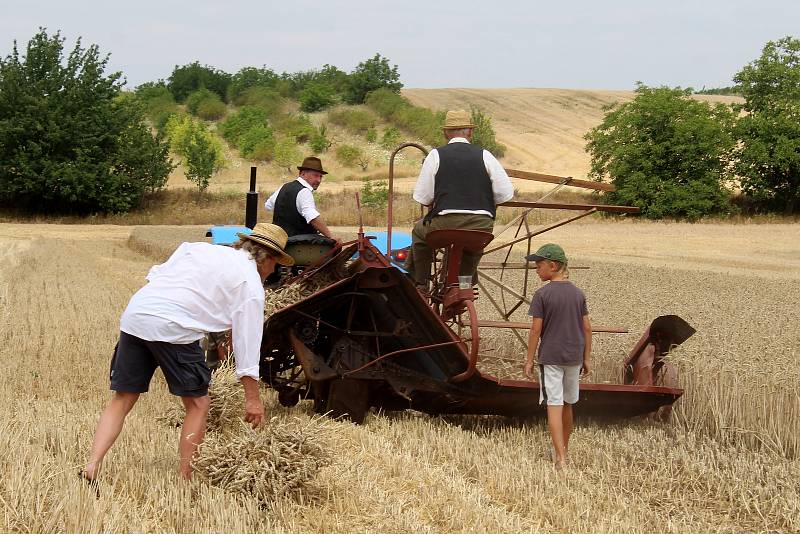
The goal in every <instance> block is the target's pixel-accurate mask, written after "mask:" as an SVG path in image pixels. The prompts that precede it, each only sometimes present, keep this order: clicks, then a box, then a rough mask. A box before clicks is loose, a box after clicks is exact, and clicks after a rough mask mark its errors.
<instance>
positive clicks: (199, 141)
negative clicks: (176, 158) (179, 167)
mask: <svg viewBox="0 0 800 534" xmlns="http://www.w3.org/2000/svg"><path fill="white" fill-rule="evenodd" d="M165 130H166V133H167V138H168V139H169V142H170V146H171V147H172V151H173V152H175V153H176V154H178V155H180V156H181V157H183V163H184V166H185V167H186V178H187V179H189V180H191V181H193V182H195V183H196V184H197V187H198V189H200V191H204V190H205V189H206V188H207V187H208V182H209V180H210V179H211V176H212V175H213V174H214V173H215V172H217V171H219V170H221V169H223V168H224V167H225V165H226V164H227V161H226V159H225V153H224V151H223V148H222V143H220V141H219V139H217V137H216V136H215V135H214V134H213V133H211V132H210V131H208V128H206V126H205V124H203V123H202V122H198V121H195V120H193V119H192V118H191V117H190V116H188V115H178V114H175V115H172V117H170V119H169V121H167V125H166V128H165Z"/></svg>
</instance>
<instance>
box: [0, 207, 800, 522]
mask: <svg viewBox="0 0 800 534" xmlns="http://www.w3.org/2000/svg"><path fill="white" fill-rule="evenodd" d="M204 231H205V227H203V226H194V227H166V226H147V227H130V226H112V225H53V224H49V225H48V224H0V301H2V306H0V317H1V318H2V320H0V338H2V344H0V357H2V360H3V362H4V363H5V365H4V371H5V377H4V379H3V381H2V382H0V404H2V406H3V407H4V409H3V410H2V412H0V472H2V473H3V476H2V477H0V509H1V510H2V514H1V515H0V530H2V531H6V532H48V533H49V532H176V533H177V532H180V533H186V532H190V533H194V532H198V533H199V532H223V531H228V532H246V531H250V532H253V531H256V532H267V531H268V532H343V533H344V532H385V533H395V532H397V533H400V532H520V531H522V532H798V531H800V396H798V390H797V385H798V383H800V371H798V365H797V364H798V358H800V334H799V333H798V329H797V324H798V323H800V308H798V305H797V302H798V301H800V227H798V226H797V225H791V224H761V225H755V224H740V225H730V224H694V225H692V224H677V223H672V224H665V223H647V222H640V223H618V222H613V221H612V222H608V221H603V220H600V221H595V222H593V223H592V224H573V225H568V226H566V227H562V228H559V229H558V230H555V231H553V232H552V233H549V234H547V236H548V239H551V238H552V240H553V241H557V242H560V243H562V244H563V245H564V246H565V248H566V250H567V252H568V253H569V254H570V255H571V257H572V262H573V264H574V265H578V266H582V267H588V269H575V270H573V272H572V276H571V279H572V280H573V281H574V282H575V283H576V284H577V285H579V286H580V287H582V288H583V289H584V290H585V291H586V293H587V297H588V300H589V309H590V312H591V314H592V319H593V321H594V322H596V323H597V324H609V325H618V326H624V327H626V328H628V329H629V332H630V333H629V334H615V335H610V334H597V336H596V337H595V343H596V344H595V354H594V358H595V362H596V363H595V366H596V368H595V370H594V376H593V377H592V378H593V380H597V381H613V380H616V379H617V377H618V376H619V372H620V362H621V360H622V358H623V357H624V355H625V353H626V352H627V350H628V349H629V348H630V347H631V346H632V345H633V343H634V342H635V341H636V339H637V338H638V336H639V334H640V333H641V331H642V330H643V329H644V328H645V327H646V325H647V324H648V322H649V321H650V320H652V319H653V318H654V317H656V316H657V315H661V314H667V313H676V314H678V315H681V316H682V317H684V318H685V319H686V320H688V321H689V322H690V323H691V324H692V325H693V326H695V328H697V330H698V332H697V334H695V336H694V337H692V338H691V339H689V340H688V341H687V342H686V343H685V344H684V345H683V346H681V347H680V348H679V349H677V350H676V351H674V353H673V355H672V356H671V358H672V359H673V361H674V362H675V363H676V364H677V365H678V366H679V368H680V381H681V384H682V386H683V387H685V389H686V393H685V394H684V396H683V397H682V398H681V399H680V400H679V401H678V403H677V404H676V407H675V411H674V413H673V418H672V419H671V420H670V421H669V422H665V423H664V422H656V421H653V420H650V419H647V418H644V419H637V420H628V421H616V422H602V421H594V420H579V421H578V423H577V426H576V431H575V434H574V437H573V441H572V443H571V456H572V462H573V463H572V466H571V467H570V468H569V469H568V470H567V471H565V472H561V473H558V472H555V471H554V470H553V468H552V465H551V463H550V460H549V452H548V447H549V445H548V442H549V438H548V434H547V431H546V428H545V424H544V422H543V421H542V420H540V419H532V420H524V419H504V418H497V417H434V416H426V415H421V414H417V413H413V412H405V413H393V414H385V413H372V414H370V415H369V416H368V418H367V420H366V423H365V424H364V425H363V426H355V425H352V424H350V423H346V422H330V421H320V420H318V419H314V418H312V417H311V410H310V407H309V406H308V404H307V403H305V404H301V405H300V406H298V407H296V408H293V409H286V408H282V407H280V406H279V405H278V403H277V401H276V399H275V397H274V395H273V394H272V393H270V392H266V393H265V398H266V399H267V415H268V423H267V425H266V428H265V429H264V430H262V432H268V431H269V429H270V428H276V427H281V428H284V427H288V428H291V427H292V425H294V426H295V427H296V428H298V429H300V428H302V429H303V432H305V433H310V434H312V435H315V436H316V439H317V442H318V443H319V445H320V447H321V449H322V451H323V454H324V457H325V465H324V466H323V467H321V468H319V469H318V470H317V471H316V472H315V473H314V476H313V477H312V478H311V479H310V480H308V481H307V482H306V483H305V485H304V486H303V487H302V491H300V492H295V493H293V494H291V495H283V496H277V497H275V498H274V499H270V500H268V502H259V501H258V500H256V499H255V498H253V497H252V496H248V495H243V494H241V493H238V492H235V491H232V490H226V489H224V488H222V487H215V486H211V485H209V484H207V483H206V482H204V481H202V480H200V479H196V480H195V481H193V482H192V483H184V482H181V481H179V480H178V479H177V476H176V473H175V470H176V464H177V452H176V442H177V435H178V430H177V429H176V428H175V426H174V424H172V425H171V424H168V423H165V421H164V420H163V416H164V415H165V414H168V413H171V412H174V410H175V408H176V407H177V405H178V403H177V401H176V400H175V399H174V398H173V397H171V396H170V395H169V394H168V392H167V391H166V387H165V386H166V384H165V383H164V381H163V379H162V378H161V377H160V375H159V374H157V375H156V377H155V379H154V381H153V384H152V386H151V391H150V392H149V393H148V394H146V395H144V396H143V398H142V400H141V401H140V402H139V404H138V405H137V406H136V408H135V409H134V411H133V413H132V414H131V416H130V417H129V419H128V422H127V424H126V427H125V429H124V430H123V433H122V435H121V437H120V439H119V440H118V442H117V445H116V446H115V448H114V449H112V451H111V453H110V455H109V457H108V459H107V461H106V465H105V470H104V472H103V474H102V475H101V483H100V487H99V496H98V497H96V496H95V494H94V493H93V491H92V490H91V489H90V488H89V487H87V486H86V485H85V484H83V483H82V482H81V481H80V480H78V479H77V477H76V473H77V470H78V468H79V466H81V465H82V463H83V462H84V461H85V458H86V455H87V453H88V449H89V446H90V443H91V439H92V432H93V430H94V426H95V424H96V422H97V418H98V416H99V414H100V411H101V409H102V407H103V406H104V404H105V402H106V401H107V399H108V397H109V392H108V365H109V360H110V355H111V351H112V349H113V346H114V343H115V340H116V337H117V332H118V324H119V316H120V314H121V312H122V310H123V308H124V306H125V305H126V303H127V301H128V299H129V298H130V296H131V294H132V293H133V292H134V291H136V290H137V289H138V288H139V287H140V286H141V285H142V284H143V282H144V276H145V274H146V273H147V270H148V269H149V267H150V266H151V265H152V264H153V263H155V262H158V261H160V260H161V259H162V258H163V257H164V255H165V254H169V252H170V251H171V250H172V248H174V246H175V245H176V244H177V243H179V242H180V241H182V240H188V239H194V240H202V236H203V234H204ZM339 234H340V235H341V237H344V238H348V237H353V231H352V229H339ZM517 276H518V273H517ZM535 287H537V284H534V288H535ZM479 302H480V303H481V306H482V308H481V310H482V313H488V312H487V311H486V309H487V308H486V306H487V303H486V302H485V301H481V300H479ZM486 316H487V317H490V316H489V315H486ZM520 317H524V313H522V315H521V316H520ZM486 338H487V343H488V344H489V345H490V346H492V347H494V348H495V350H494V351H492V352H490V353H487V354H486V355H485V356H482V357H483V358H491V357H495V356H501V357H504V358H507V359H508V361H510V362H511V364H510V369H511V372H515V370H518V369H519V367H521V366H522V358H523V353H522V352H521V350H520V348H519V346H518V345H515V342H514V341H513V340H511V339H508V337H507V336H506V337H503V336H499V335H498V336H496V335H494V334H487V335H486ZM485 361H488V360H485ZM514 361H516V362H517V363H516V364H514V363H513V362H514ZM480 366H481V364H480V363H479V368H480ZM234 408H236V409H238V408H239V407H238V406H234ZM159 418H162V419H159ZM240 452H241V453H242V454H245V455H246V454H247V451H240ZM265 469H267V468H266V467H265Z"/></svg>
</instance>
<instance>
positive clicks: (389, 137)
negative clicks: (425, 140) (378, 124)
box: [381, 126, 403, 150]
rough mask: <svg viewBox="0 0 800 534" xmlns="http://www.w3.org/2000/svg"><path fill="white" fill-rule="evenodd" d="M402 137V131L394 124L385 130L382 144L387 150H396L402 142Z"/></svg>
mask: <svg viewBox="0 0 800 534" xmlns="http://www.w3.org/2000/svg"><path fill="white" fill-rule="evenodd" d="M402 139H403V134H401V133H400V130H398V129H397V128H395V127H394V126H392V127H391V128H386V129H385V130H384V131H383V137H382V138H381V146H382V147H383V148H385V149H386V150H394V149H395V148H397V146H398V145H399V144H400V143H401V142H402Z"/></svg>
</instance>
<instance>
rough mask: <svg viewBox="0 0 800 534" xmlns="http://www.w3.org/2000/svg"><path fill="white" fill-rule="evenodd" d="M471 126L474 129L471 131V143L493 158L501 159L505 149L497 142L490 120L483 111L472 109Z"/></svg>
mask: <svg viewBox="0 0 800 534" xmlns="http://www.w3.org/2000/svg"><path fill="white" fill-rule="evenodd" d="M471 120H472V124H474V125H475V129H474V130H473V131H472V143H473V144H474V145H476V146H479V147H481V148H485V149H486V150H488V151H489V152H491V153H492V154H493V155H494V156H495V157H497V158H502V157H503V155H505V153H506V147H505V146H504V145H501V144H500V143H498V142H497V139H496V137H495V135H494V128H493V127H492V119H490V118H489V117H488V116H486V114H485V113H483V111H481V110H480V109H478V108H476V107H473V108H472V110H471Z"/></svg>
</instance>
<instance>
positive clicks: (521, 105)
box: [168, 88, 741, 194]
mask: <svg viewBox="0 0 800 534" xmlns="http://www.w3.org/2000/svg"><path fill="white" fill-rule="evenodd" d="M402 94H403V96H405V97H406V98H408V99H409V100H410V101H411V102H412V103H413V104H415V105H418V106H423V107H428V108H430V109H433V110H447V109H469V108H470V106H476V107H479V108H480V109H482V110H483V111H484V112H485V113H486V114H487V116H489V117H490V118H491V119H492V125H493V127H494V129H495V132H496V134H497V139H498V140H499V141H500V142H501V143H503V144H504V145H506V147H507V151H506V155H505V157H504V158H502V159H501V163H502V164H503V165H504V166H505V167H507V168H513V169H519V170H526V171H533V172H540V173H545V174H555V175H557V176H572V177H574V178H585V177H586V176H587V173H588V171H589V156H588V154H586V152H585V151H584V147H585V145H586V141H585V140H584V139H583V136H584V135H585V134H586V133H587V132H588V131H589V130H590V129H591V128H593V127H594V126H597V125H598V124H600V121H601V120H602V118H603V114H604V111H603V108H604V107H605V106H607V105H610V104H613V103H624V102H628V101H630V100H632V99H633V98H634V96H635V93H634V92H633V91H604V90H577V89H533V88H531V89H413V88H412V89H404V90H403V91H402ZM694 98H697V99H699V100H705V101H708V102H723V103H732V102H738V101H740V100H741V99H739V98H738V97H730V96H708V95H695V97H694ZM358 107H360V108H363V109H367V108H366V107H365V106H358ZM310 116H311V120H312V122H313V123H314V124H316V125H320V124H323V123H327V114H326V112H318V113H312V114H311V115H310ZM379 124H380V126H379V128H378V130H379V131H382V130H383V129H384V128H386V127H387V125H386V124H384V123H379ZM328 128H329V133H330V136H331V139H332V140H333V141H334V142H335V143H336V144H339V143H348V144H351V145H354V146H358V147H361V148H362V149H364V150H365V151H367V152H368V153H370V154H371V157H372V164H371V165H370V167H369V169H368V171H366V172H362V171H361V170H360V169H354V168H348V167H344V166H342V165H341V164H340V163H338V162H337V161H336V159H335V157H334V155H333V154H332V152H331V151H328V152H325V153H323V154H320V157H321V158H322V160H323V163H324V166H325V168H326V169H328V170H330V171H331V174H330V175H329V176H328V177H327V179H326V181H325V182H324V184H323V186H322V188H321V189H320V192H334V193H335V192H339V191H342V190H346V191H355V190H358V189H360V188H361V186H362V185H363V180H364V178H365V177H366V176H370V177H373V178H377V179H386V177H387V176H388V155H389V152H388V151H387V150H384V149H382V148H380V147H378V146H377V145H374V144H369V143H366V142H365V141H364V139H363V137H360V136H356V135H353V134H351V133H349V132H347V131H345V130H344V129H343V128H341V127H338V126H336V125H333V124H329V123H328ZM407 140H408V141H417V140H416V139H413V138H408V139H407ZM442 142H444V139H442ZM303 148H305V147H303ZM226 156H227V157H228V160H229V165H228V167H227V168H226V169H223V170H222V171H220V172H218V173H217V174H215V175H214V177H212V179H211V186H210V187H211V190H212V191H221V190H238V191H245V190H246V189H247V186H248V183H249V175H250V174H249V173H250V166H251V165H255V166H257V167H258V169H259V170H258V176H259V181H258V183H259V189H260V190H261V191H263V192H264V193H265V194H269V192H272V191H273V190H274V189H276V188H277V187H278V186H279V185H280V184H281V183H283V182H285V181H287V180H289V179H290V178H292V173H289V172H288V171H287V170H286V169H282V168H279V167H277V166H276V165H275V164H271V163H269V164H268V163H264V162H258V161H249V160H246V159H244V158H242V157H241V156H240V155H239V154H238V152H237V151H236V150H235V149H231V148H230V147H228V148H227V153H226ZM176 159H179V158H176ZM421 161H422V155H421V154H420V153H419V152H417V151H416V150H413V149H407V150H406V151H404V152H403V153H401V154H399V155H398V161H397V162H396V164H397V168H396V171H395V173H396V178H397V182H396V188H397V190H398V191H403V192H409V191H411V190H412V189H413V187H414V183H415V181H416V176H417V173H418V172H419V165H420V163H421ZM514 185H515V187H516V188H517V189H518V190H519V191H522V192H538V191H543V190H547V189H548V188H549V187H550V186H547V185H543V184H540V183H538V182H531V181H526V180H517V181H515V184H514ZM168 187H169V188H170V189H175V188H178V189H187V188H188V189H190V188H192V187H195V186H194V184H192V183H191V182H189V181H188V180H186V178H185V175H184V169H183V167H180V166H179V167H178V168H176V169H175V170H174V171H173V172H172V174H171V175H170V179H169V182H168Z"/></svg>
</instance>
